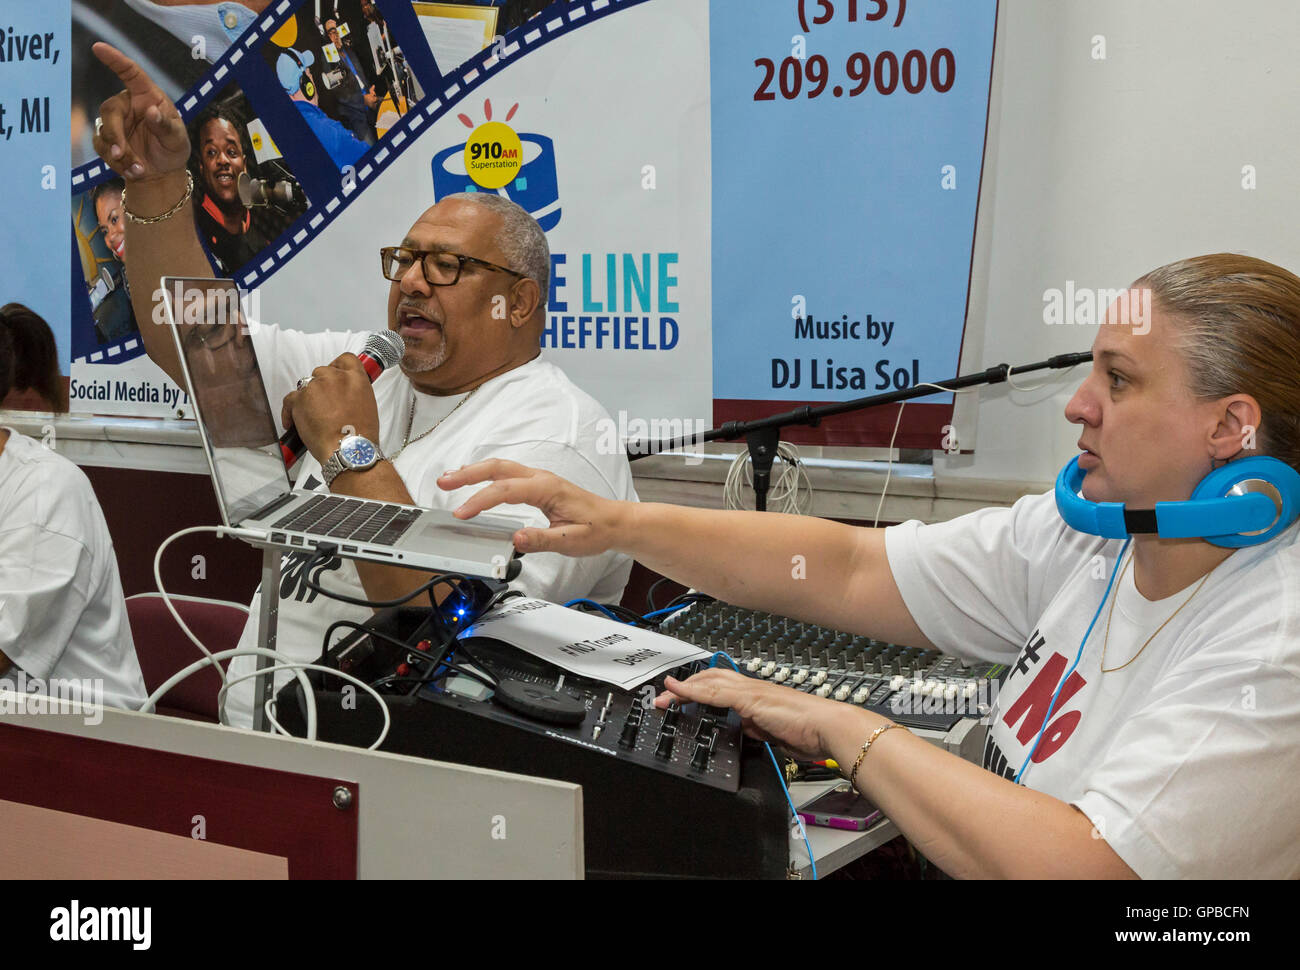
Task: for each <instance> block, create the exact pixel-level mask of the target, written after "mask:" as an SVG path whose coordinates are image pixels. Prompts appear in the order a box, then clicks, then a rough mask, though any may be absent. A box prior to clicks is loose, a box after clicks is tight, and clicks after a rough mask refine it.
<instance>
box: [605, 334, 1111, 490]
mask: <svg viewBox="0 0 1300 970" xmlns="http://www.w3.org/2000/svg"><path fill="white" fill-rule="evenodd" d="M1090 360H1092V352H1091V351H1088V352H1086V353H1081V354H1057V355H1056V356H1055V357H1049V358H1048V359H1047V360H1041V361H1038V362H1037V363H1034V364H1022V365H1020V366H1018V367H1011V366H1010V365H1008V364H995V365H994V366H992V367H990V368H988V369H987V370H983V371H980V372H979V373H976V374H965V375H960V376H958V377H951V378H949V379H948V380H946V381H934V382H933V383H925V384H917V385H916V386H915V387H907V388H903V389H902V390H901V391H889V392H887V393H885V394H874V395H871V396H870V397H859V398H854V399H853V400H852V401H841V402H839V403H836V404H823V405H820V406H818V407H812V406H811V405H807V404H805V405H804V406H803V407H800V408H795V409H794V410H793V411H785V412H783V413H781V414H773V415H771V416H769V417H766V418H757V419H755V420H753V421H728V422H726V423H725V424H723V425H722V426H721V427H718V428H711V429H710V430H708V431H706V432H704V433H703V434H701V435H682V436H680V437H677V438H669V439H667V440H660V441H647V442H644V443H643V442H641V441H640V440H639V439H634V440H632V441H629V442H628V444H627V460H628V461H636V460H638V459H640V458H645V457H646V456H648V455H657V454H659V453H660V452H661V451H672V450H674V449H677V448H683V447H686V446H687V445H694V444H700V443H702V442H706V441H734V440H736V439H737V438H744V439H745V444H746V446H747V447H748V448H749V459H750V462H751V463H752V464H753V466H754V507H755V508H756V509H757V510H758V511H759V512H766V511H767V491H768V488H769V486H770V485H771V482H772V463H773V461H775V459H776V454H777V446H778V445H779V444H780V441H781V429H782V428H787V427H791V426H793V425H807V426H808V427H810V428H815V427H817V425H818V424H820V423H821V420H822V419H823V418H830V417H834V416H836V415H839V414H851V413H853V412H855V411H865V410H866V409H867V408H874V407H879V406H880V405H883V404H896V403H898V402H899V401H910V400H911V399H912V398H916V397H929V396H930V395H931V394H937V393H939V391H938V390H936V388H942V389H943V390H947V391H959V390H961V389H962V388H966V387H975V386H978V385H980V384H1000V383H1002V382H1003V381H1005V380H1006V379H1007V378H1008V377H1009V376H1010V375H1012V374H1029V373H1032V372H1033V371H1039V370H1049V369H1060V368H1065V367H1074V366H1075V365H1076V364H1082V363H1085V362H1087V361H1090Z"/></svg>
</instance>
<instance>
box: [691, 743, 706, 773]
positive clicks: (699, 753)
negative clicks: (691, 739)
mask: <svg viewBox="0 0 1300 970" xmlns="http://www.w3.org/2000/svg"><path fill="white" fill-rule="evenodd" d="M708 766H709V742H707V741H701V742H700V743H699V744H697V745H696V746H695V753H694V754H692V755H691V767H692V768H695V769H696V770H698V771H703V770H704V769H706V768H707V767H708Z"/></svg>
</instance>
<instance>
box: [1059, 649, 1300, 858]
mask: <svg viewBox="0 0 1300 970" xmlns="http://www.w3.org/2000/svg"><path fill="white" fill-rule="evenodd" d="M1211 649H1212V648H1211ZM1298 738H1300V677H1297V676H1296V674H1295V673H1294V672H1292V671H1288V670H1286V669H1284V668H1282V667H1279V666H1276V665H1274V664H1268V663H1261V662H1238V663H1228V664H1223V665H1218V666H1211V667H1208V668H1207V667H1205V666H1203V665H1198V666H1197V669H1195V670H1187V671H1183V672H1175V673H1174V674H1172V675H1171V676H1168V677H1163V678H1161V680H1160V681H1159V683H1158V686H1157V688H1156V690H1155V691H1154V692H1153V693H1152V695H1151V697H1150V699H1149V700H1148V701H1147V703H1146V704H1144V705H1143V706H1142V707H1141V708H1140V709H1139V710H1137V711H1135V712H1134V713H1133V714H1132V715H1131V716H1129V717H1127V718H1125V719H1124V720H1123V721H1121V722H1120V723H1118V724H1117V725H1116V731H1115V737H1114V741H1113V742H1112V744H1111V745H1110V748H1109V749H1108V750H1107V752H1106V755H1105V759H1104V760H1103V761H1102V763H1101V765H1100V766H1099V767H1098V768H1097V769H1096V770H1095V771H1094V772H1093V773H1092V775H1091V777H1090V778H1089V779H1088V780H1087V784H1086V788H1085V791H1084V793H1083V795H1082V796H1080V797H1079V798H1077V799H1075V800H1074V803H1073V804H1075V805H1076V806H1077V807H1078V808H1079V809H1080V811H1082V812H1083V813H1084V814H1085V815H1087V816H1088V817H1089V818H1090V819H1091V820H1092V822H1093V825H1094V827H1095V828H1096V829H1097V834H1098V835H1099V836H1101V837H1102V838H1104V839H1105V840H1106V842H1107V844H1108V845H1110V847H1111V848H1112V849H1114V850H1115V852H1116V853H1117V854H1118V855H1119V857H1120V858H1121V859H1123V860H1124V861H1125V862H1126V863H1127V864H1128V866H1129V867H1130V868H1131V869H1133V871H1134V872H1136V873H1137V874H1138V875H1139V876H1141V877H1143V878H1146V879H1152V878H1156V879H1173V878H1183V879H1188V878H1191V879H1259V878H1272V879H1288V878H1289V879H1294V878H1296V877H1297V876H1300V813H1298V812H1297V811H1296V803H1297V799H1300V744H1298V743H1297V739H1298ZM1234 805H1237V806H1241V807H1242V813H1241V814H1240V815H1238V816H1236V817H1234V816H1233V808H1232V806H1234Z"/></svg>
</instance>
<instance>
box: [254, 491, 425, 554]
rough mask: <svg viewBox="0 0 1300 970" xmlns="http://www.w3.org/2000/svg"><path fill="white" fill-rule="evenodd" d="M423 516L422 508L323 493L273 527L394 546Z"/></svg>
mask: <svg viewBox="0 0 1300 970" xmlns="http://www.w3.org/2000/svg"><path fill="white" fill-rule="evenodd" d="M419 517H420V510H419V509H408V508H404V507H403V506H401V505H387V504H385V503H383V502H367V501H366V500H365V499H359V498H341V497H340V496H338V495H324V494H322V495H317V496H316V497H315V498H313V499H311V500H310V501H309V502H307V504H306V505H304V506H302V507H301V508H299V509H295V510H294V511H292V512H290V513H289V514H288V515H286V516H284V517H283V518H282V519H280V520H279V521H277V522H276V523H275V524H274V525H272V526H271V528H273V529H288V530H291V531H294V532H311V533H314V534H315V535H325V536H329V537H330V538H331V539H353V540H356V541H357V542H374V543H378V544H380V545H385V546H391V545H392V544H393V543H394V542H396V541H397V540H398V539H400V538H401V537H402V535H403V534H404V533H405V532H406V530H407V529H409V528H410V527H411V524H412V523H413V522H415V520H416V519H418V518H419Z"/></svg>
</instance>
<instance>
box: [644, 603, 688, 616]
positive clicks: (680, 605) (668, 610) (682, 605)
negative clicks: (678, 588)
mask: <svg viewBox="0 0 1300 970" xmlns="http://www.w3.org/2000/svg"><path fill="white" fill-rule="evenodd" d="M690 605H691V604H690V603H678V604H677V605H676V606H665V607H664V608H663V609H662V610H655V611H654V612H653V613H647V614H646V615H645V616H643V617H641V619H643V620H649V619H651V618H653V617H656V616H663V615H664V614H665V613H676V612H677V611H678V610H684V609H686V607H688V606H690Z"/></svg>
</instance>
